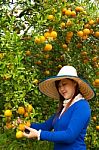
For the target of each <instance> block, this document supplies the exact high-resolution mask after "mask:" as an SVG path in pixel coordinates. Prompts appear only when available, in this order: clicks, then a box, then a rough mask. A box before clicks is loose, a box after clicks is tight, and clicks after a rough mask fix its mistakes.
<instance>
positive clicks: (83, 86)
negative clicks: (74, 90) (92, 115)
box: [39, 66, 95, 100]
mask: <svg viewBox="0 0 99 150" xmlns="http://www.w3.org/2000/svg"><path fill="white" fill-rule="evenodd" d="M65 78H68V79H73V80H74V81H76V82H77V83H78V85H79V90H80V92H81V94H82V95H83V97H84V98H85V99H87V100H89V99H91V98H93V97H94V96H95V93H94V90H93V89H92V87H91V86H90V85H89V83H87V82H86V81H85V80H83V79H81V78H80V77H78V75H77V71H76V69H75V68H74V67H73V66H63V67H62V68H61V69H60V71H59V73H58V74H57V76H52V77H50V78H48V79H46V80H44V81H43V82H41V83H40V84H39V89H40V91H41V92H42V93H44V94H45V95H47V96H49V97H51V98H54V99H59V98H60V97H59V93H58V91H57V89H56V86H55V81H57V80H62V79H65Z"/></svg>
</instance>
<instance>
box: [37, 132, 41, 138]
mask: <svg viewBox="0 0 99 150" xmlns="http://www.w3.org/2000/svg"><path fill="white" fill-rule="evenodd" d="M40 134H41V130H39V131H38V137H37V139H38V141H39V140H40Z"/></svg>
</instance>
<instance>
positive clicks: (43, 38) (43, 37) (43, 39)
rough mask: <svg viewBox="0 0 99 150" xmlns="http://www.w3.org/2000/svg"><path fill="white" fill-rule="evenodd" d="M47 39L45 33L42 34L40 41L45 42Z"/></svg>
mask: <svg viewBox="0 0 99 150" xmlns="http://www.w3.org/2000/svg"><path fill="white" fill-rule="evenodd" d="M45 40H46V39H45V36H43V35H42V36H40V42H41V43H44V42H45Z"/></svg>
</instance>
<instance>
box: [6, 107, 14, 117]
mask: <svg viewBox="0 0 99 150" xmlns="http://www.w3.org/2000/svg"><path fill="white" fill-rule="evenodd" d="M4 115H5V117H11V116H12V111H11V110H10V109H7V110H5V112H4Z"/></svg>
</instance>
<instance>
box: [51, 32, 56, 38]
mask: <svg viewBox="0 0 99 150" xmlns="http://www.w3.org/2000/svg"><path fill="white" fill-rule="evenodd" d="M50 36H51V37H53V38H54V39H55V38H56V37H57V32H56V31H52V32H51V33H50Z"/></svg>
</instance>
